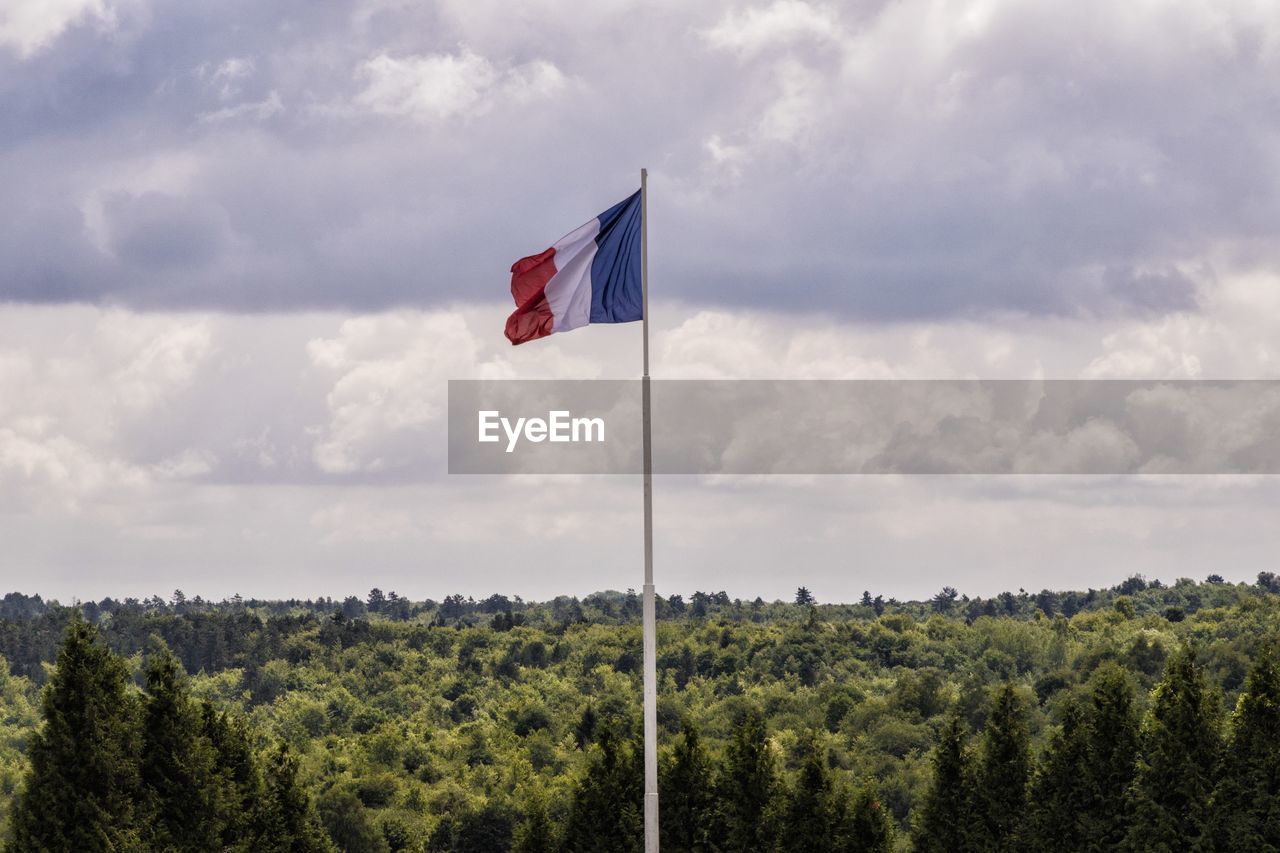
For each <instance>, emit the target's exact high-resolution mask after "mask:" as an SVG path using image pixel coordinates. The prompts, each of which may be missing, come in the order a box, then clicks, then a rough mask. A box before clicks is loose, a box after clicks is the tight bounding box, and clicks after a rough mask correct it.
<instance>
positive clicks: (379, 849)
mask: <svg viewBox="0 0 1280 853" xmlns="http://www.w3.org/2000/svg"><path fill="white" fill-rule="evenodd" d="M316 809H317V811H319V813H320V821H321V823H323V824H324V828H325V831H326V832H328V833H329V837H330V838H332V839H333V843H334V844H336V845H337V846H338V849H339V850H341V851H342V853H390V850H391V848H390V847H388V846H387V840H386V839H385V838H384V837H383V836H382V833H381V832H380V831H379V830H378V828H377V827H376V826H374V824H373V821H372V820H370V819H369V814H368V812H367V811H366V810H365V807H364V804H363V803H361V802H360V800H359V798H358V797H356V795H355V793H354V792H353V791H352V790H351V789H350V788H347V787H345V786H339V787H335V788H330V789H329V790H328V791H326V792H325V793H324V794H323V795H321V797H320V801H319V802H318V803H317V804H316ZM437 831H438V830H437ZM435 837H436V835H435V833H432V841H434V840H435ZM433 849H434V848H433ZM445 849H446V850H447V849H448V848H445Z"/></svg>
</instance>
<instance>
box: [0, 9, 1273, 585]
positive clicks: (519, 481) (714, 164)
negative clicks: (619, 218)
mask: <svg viewBox="0 0 1280 853" xmlns="http://www.w3.org/2000/svg"><path fill="white" fill-rule="evenodd" d="M1277 80H1280V6H1277V4H1275V3H1274V2H1272V1H1271V0H1175V1H1174V2H1162V3H1145V2H1143V3H1115V2H1102V0H1061V2H1060V0H1037V2H1033V3H1028V2H1012V0H952V2H946V3H939V2H934V0H897V2H884V1H883V0H876V1H875V2H846V3H832V4H824V3H819V2H812V3H810V2H802V0H777V2H749V0H748V1H746V2H721V0H706V2H700V3H687V2H675V0H649V2H644V3H641V2H625V0H602V2H596V3H590V4H582V3H565V2H562V0H529V2H524V3H511V2H498V0H440V2H435V3H428V2H411V1H410V0H345V1H344V2H331V3H323V4H316V3H312V2H304V0H279V2H274V3H264V2H261V0H254V2H249V0H230V2H223V3H216V4H204V3H190V2H182V0H3V2H2V3H0V587H3V588H4V590H8V589H19V590H23V591H27V592H39V593H42V594H44V595H47V596H56V597H59V598H61V599H63V600H69V599H71V598H73V597H80V598H97V597H101V596H104V595H114V596H125V595H149V594H152V593H160V594H167V593H168V592H170V591H171V590H172V589H174V588H175V587H181V588H182V589H183V590H184V591H186V593H187V594H188V595H194V594H202V595H205V596H210V597H221V596H223V595H230V594H232V593H235V592H240V593H242V594H244V595H259V596H314V595H321V594H325V595H346V594H351V593H357V594H363V593H364V592H365V591H367V589H368V588H369V587H370V586H373V585H378V586H380V587H382V588H383V589H395V590H397V591H398V592H400V593H401V594H404V595H410V596H413V597H417V598H423V597H428V596H430V597H435V598H439V597H441V596H443V595H445V594H449V593H451V592H458V591H460V592H463V593H470V594H474V595H477V596H479V595H483V594H488V593H489V592H494V591H500V592H504V593H507V594H520V595H524V596H525V597H530V598H545V597H549V596H552V595H555V594H558V593H577V594H582V593H586V592H590V591H592V590H595V589H602V588H619V589H621V588H626V587H629V586H634V587H638V586H639V583H640V568H641V566H640V552H639V545H640V516H639V509H640V499H639V484H638V483H637V482H635V481H633V480H630V479H627V478H612V479H611V478H598V477H597V478H589V477H588V478H570V477H542V478H505V479H504V478H484V477H452V478H451V477H449V476H448V475H447V474H445V470H444V469H445V464H444V452H445V449H446V446H445V429H444V417H443V405H444V391H445V382H446V381H447V380H448V379H451V378H469V377H529V378H545V377H575V378H591V377H629V376H633V375H634V374H635V373H636V369H637V367H638V345H639V328H638V326H636V325H634V324H633V325H631V326H619V327H611V328H610V327H604V328H588V329H583V330H579V331H575V332H574V333H573V334H572V335H564V336H555V337H553V338H552V339H550V340H545V341H538V342H534V343H531V344H528V345H525V346H522V347H520V348H517V349H512V348H511V347H510V346H509V345H508V344H507V343H506V340H505V339H504V338H503V336H502V327H503V321H504V318H505V316H506V314H507V313H508V312H509V311H510V298H509V295H508V293H507V288H508V273H507V269H508V267H509V266H510V264H511V262H512V261H514V260H515V259H516V258H518V257H520V256H522V255H526V254H530V253H533V252H537V251H540V250H541V249H543V248H545V247H546V246H548V245H550V244H551V243H552V242H553V241H554V240H556V239H557V238H558V237H559V236H560V235H561V234H563V233H565V232H567V231H569V230H570V229H572V228H574V227H576V226H577V225H579V224H581V223H582V222H583V221H585V220H587V219H589V218H590V217H591V216H593V215H595V214H596V213H597V212H599V211H601V210H603V209H605V208H606V207H608V206H610V205H612V204H613V203H615V202H616V201H618V200H620V199H622V198H623V197H625V196H626V195H628V194H629V193H631V192H633V191H634V189H635V186H636V184H637V182H638V175H637V172H638V169H639V167H640V166H641V165H645V166H648V167H649V169H650V175H651V178H650V190H651V192H650V220H651V221H650V237H651V245H652V257H651V269H652V298H653V305H652V315H653V323H654V330H653V333H654V336H655V337H654V352H655V364H654V374H655V375H656V376H660V377H663V376H665V377H681V378H688V377H706V378H719V377H723V378H765V377H768V378H774V377H781V378H791V377H804V378H811V377H821V378H953V377H984V378H985V377H991V378H1004V377H1008V378H1030V377H1040V376H1046V377H1055V378H1059V377H1060V378H1076V377H1082V378H1164V377H1177V378H1280V343H1277V342H1280V233H1278V232H1280V84H1277V83H1276V81H1277ZM1274 479H1275V478H1272V479H1267V478H1245V477H1236V478H1225V477H1222V478H1218V477H1215V478H1209V477H1200V478H1195V477H1188V478H1172V477H1149V478H1141V479H1134V478H1129V479H1125V478H1086V477H1076V478H1070V477H1065V478H1048V477H1025V478H1012V477H1005V478H999V477H992V478H952V479H947V478H893V477H863V478H835V477H829V478H808V479H806V478H798V477H794V478H772V479H768V478H721V479H710V480H708V479H698V478H671V479H663V480H661V481H660V482H659V484H658V487H657V492H656V497H655V510H656V531H657V532H656V537H657V548H656V554H657V573H658V585H659V591H660V592H664V593H670V592H684V593H686V594H687V593H689V592H691V591H692V590H693V589H695V588H701V589H721V588H723V589H726V590H728V591H729V592H730V593H731V594H733V595H740V596H744V597H754V596H755V595H757V594H759V595H763V596H765V597H766V598H773V597H784V596H789V595H790V593H791V592H793V591H794V588H795V586H797V585H799V584H800V583H804V584H806V585H807V586H809V587H811V588H812V589H814V590H815V592H816V593H817V595H818V597H819V599H820V600H826V601H830V600H840V599H850V598H853V597H856V596H857V595H858V594H860V592H861V591H862V590H863V589H870V590H871V591H873V592H880V593H883V594H885V595H886V596H890V595H896V596H899V597H906V596H924V595H928V594H931V593H932V592H934V591H936V590H937V589H938V588H939V587H940V586H942V585H943V584H944V583H946V584H951V585H954V586H957V587H959V588H960V589H961V590H962V591H965V592H969V593H980V594H984V595H987V594H992V593H995V592H999V591H1000V590H1003V589H1017V588H1018V587H1025V588H1027V589H1039V588H1041V587H1054V588H1069V587H1082V586H1101V585H1110V584H1113V583H1115V582H1117V581H1118V580H1120V579H1121V578H1123V577H1124V576H1126V575H1128V574H1130V573H1132V572H1135V571H1136V572H1143V573H1145V574H1147V575H1148V576H1149V577H1161V578H1163V579H1166V580H1171V579H1173V578H1176V577H1178V576H1181V575H1187V576H1193V577H1203V576H1204V575H1206V574H1208V573H1210V572H1217V573H1220V574H1223V575H1225V576H1227V577H1228V578H1232V579H1250V578H1252V577H1253V576H1254V575H1255V574H1256V573H1257V571H1259V570H1262V569H1267V570H1276V569H1277V568H1278V567H1277V565H1276V560H1275V558H1274V554H1275V553H1277V552H1280V549H1278V548H1277V545H1280V532H1277V531H1280V526H1278V525H1276V524H1275V518H1276V512H1277V510H1278V509H1280V500H1278V498H1280V483H1275V482H1273V481H1274Z"/></svg>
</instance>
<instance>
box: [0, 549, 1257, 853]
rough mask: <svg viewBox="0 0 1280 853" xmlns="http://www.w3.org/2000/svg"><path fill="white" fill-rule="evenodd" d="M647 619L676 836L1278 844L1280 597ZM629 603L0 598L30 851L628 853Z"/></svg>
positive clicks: (677, 611)
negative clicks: (69, 602)
mask: <svg viewBox="0 0 1280 853" xmlns="http://www.w3.org/2000/svg"><path fill="white" fill-rule="evenodd" d="M819 598H820V591H818V590H815V591H812V592H811V591H810V590H809V589H806V588H803V587H802V588H801V589H800V590H798V591H797V596H796V601H795V602H787V603H783V602H773V603H766V602H763V601H761V600H759V599H757V600H755V601H741V600H736V599H730V598H729V596H727V595H725V594H724V593H712V594H707V593H701V592H699V593H695V594H694V595H692V596H690V597H689V598H688V600H685V599H684V598H682V597H681V596H676V595H673V596H671V597H670V598H667V599H663V600H661V601H660V605H659V618H660V620H661V621H660V623H659V636H658V644H659V660H658V677H659V681H660V693H661V698H660V702H659V726H660V729H661V733H662V739H663V744H662V746H663V749H662V752H663V755H662V774H661V776H662V779H661V781H662V817H663V835H664V839H663V844H664V847H663V849H664V850H667V851H695V850H697V851H746V850H751V851H769V850H777V851H888V850H921V851H959V853H964V852H965V851H989V850H995V851H1002V850H1007V851H1019V850H1036V851H1078V850H1135V851H1177V850H1205V851H1239V850H1251V851H1254V850H1256V851H1266V850H1276V851H1280V659H1278V658H1277V652H1276V650H1275V649H1274V646H1275V641H1276V637H1277V636H1278V635H1280V580H1277V578H1276V577H1275V576H1274V575H1272V574H1270V573H1263V574H1261V575H1259V577H1258V581H1257V583H1256V584H1248V585H1246V584H1228V583H1225V582H1223V580H1222V579H1221V578H1220V577H1218V576H1216V575H1211V576H1210V577H1209V578H1208V579H1207V580H1206V581H1204V582H1202V583H1196V582H1193V581H1190V580H1179V581H1178V582H1176V583H1174V584H1172V585H1165V584H1161V583H1159V582H1156V581H1153V582H1147V581H1146V580H1144V579H1142V578H1140V577H1133V578H1130V579H1128V580H1126V581H1125V582H1124V583H1122V584H1120V585H1118V586H1117V587H1115V588H1113V589H1109V590H1090V591H1087V592H1067V593H1059V592H1051V591H1043V592H1040V593H1038V594H1029V593H1026V592H1023V591H1019V592H1017V593H1003V594H1001V595H999V596H996V597H994V598H990V599H976V598H975V599H970V598H968V597H965V596H962V595H960V594H959V593H958V592H957V591H956V590H955V589H952V588H950V587H947V588H944V589H943V590H942V591H941V592H939V594H938V595H936V596H935V597H934V598H933V599H931V600H929V601H924V602H898V601H894V600H892V599H889V600H887V601H886V600H885V599H884V598H883V597H881V596H879V595H876V594H874V592H872V591H868V592H867V593H866V594H864V595H863V597H862V600H861V601H860V602H859V603H856V604H850V605H830V604H821V603H818V602H819ZM639 615H640V602H639V599H638V597H637V596H636V595H635V594H634V593H633V592H630V591H629V592H627V593H600V594H596V595H592V596H588V597H587V598H585V599H581V600H579V599H575V598H568V597H562V598H558V599H556V600H555V601H552V602H546V603H529V602H524V601H521V600H520V599H518V598H511V599H509V598H506V597H504V596H501V595H495V596H491V597H490V598H487V599H484V600H482V601H474V600H472V599H470V598H463V597H461V596H449V597H447V598H445V599H444V600H443V601H440V602H434V601H427V602H415V601H409V600H407V599H404V598H401V597H399V596H397V595H396V594H395V593H386V594H384V593H382V592H381V591H379V590H376V589H375V590H373V591H371V592H370V593H369V595H368V596H367V597H366V598H364V599H359V598H354V597H352V598H348V599H346V600H343V601H336V600H332V599H328V598H320V599H313V600H306V601H283V602H282V601H271V602H265V601H252V600H241V599H240V598H238V597H237V598H235V599H231V600H226V601H221V602H217V603H213V602H208V601H203V600H201V599H199V598H192V599H188V598H187V597H185V596H184V595H183V594H182V593H181V592H175V593H174V594H173V595H172V596H171V597H170V598H169V599H168V600H162V599H160V598H158V597H155V598H152V599H149V600H145V601H138V600H131V599H126V600H124V601H115V600H111V599H107V600H104V601H100V602H96V603H85V604H78V605H76V606H61V605H59V604H57V603H56V602H45V601H43V600H41V599H40V598H39V597H29V596H24V595H21V594H17V593H12V594H9V595H7V596H5V597H4V599H3V601H0V654H3V656H4V658H5V660H6V662H7V665H6V666H4V667H0V821H2V823H3V826H0V830H2V831H3V838H4V843H5V845H6V848H7V849H9V850H16V851H34V850H51V851H55V850H56V851H61V850H85V851H92V850H120V851H125V850H139V851H142V850H153V851H162V850H202V851H203V850H208V851H216V850H243V851H248V850H255V851H256V850H264V851H286V850H287V851H300V852H301V851H329V850H344V851H352V853H360V852H361V851H379V853H381V851H400V850H412V851H498V850H519V851H526V853H533V851H553V850H554V851H562V850H563V851H601V853H604V851H608V853H618V851H630V850H639V849H641V845H640V827H641V787H642V786H641V774H642V771H641V766H642V762H641V757H640V747H639V742H638V739H637V735H638V732H639V729H640V707H639V696H640V683H639V682H640V668H641V643H640V632H639V626H638V623H639Z"/></svg>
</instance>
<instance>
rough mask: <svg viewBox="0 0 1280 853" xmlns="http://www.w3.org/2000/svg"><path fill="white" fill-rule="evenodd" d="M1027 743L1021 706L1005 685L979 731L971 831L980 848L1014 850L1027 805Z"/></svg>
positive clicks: (1009, 687)
mask: <svg viewBox="0 0 1280 853" xmlns="http://www.w3.org/2000/svg"><path fill="white" fill-rule="evenodd" d="M1030 740H1031V738H1030V735H1029V733H1028V732H1027V714H1026V708H1025V707H1024V705H1023V703H1022V700H1021V699H1020V698H1019V697H1018V694H1017V691H1015V690H1014V688H1013V685H1012V684H1005V685H1004V687H1002V688H1001V689H1000V690H999V691H998V692H997V693H996V696H995V699H994V701H993V702H992V705H991V713H990V714H989V715H988V717H987V725H986V727H985V728H984V729H983V730H982V748H981V751H980V754H979V762H978V770H977V774H976V777H975V778H976V782H977V796H976V798H975V803H976V806H977V812H978V820H977V822H976V827H977V829H978V831H979V832H980V833H982V835H983V839H984V843H983V845H982V846H983V849H984V850H989V851H1000V850H1011V849H1013V847H1014V846H1015V842H1016V840H1017V837H1018V832H1019V830H1020V828H1021V824H1022V819H1023V815H1024V812H1025V809H1026V803H1027V780H1028V778H1029V776H1030V774H1031V746H1030Z"/></svg>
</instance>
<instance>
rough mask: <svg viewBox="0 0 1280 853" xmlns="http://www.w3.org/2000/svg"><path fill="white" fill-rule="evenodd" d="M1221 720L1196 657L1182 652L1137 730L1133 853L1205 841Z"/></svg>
mask: <svg viewBox="0 0 1280 853" xmlns="http://www.w3.org/2000/svg"><path fill="white" fill-rule="evenodd" d="M1220 718H1221V714H1220V711H1219V708H1218V698H1217V696H1216V695H1215V694H1214V693H1213V692H1212V691H1210V690H1209V688H1208V686H1207V685H1206V684H1205V679H1204V674H1203V673H1202V672H1201V670H1200V667H1199V666H1198V665H1197V664H1196V660H1195V652H1194V651H1193V650H1191V649H1190V648H1184V649H1182V650H1180V651H1179V652H1177V653H1176V654H1174V655H1173V656H1172V657H1170V658H1169V661H1168V663H1167V664H1166V665H1165V671H1164V677H1163V678H1162V679H1161V681H1160V683H1159V684H1157V685H1156V687H1155V690H1153V691H1152V704H1151V710H1150V711H1149V712H1148V714H1147V718H1146V720H1145V721H1144V723H1143V727H1142V734H1141V757H1140V758H1139V760H1138V767H1137V774H1136V778H1135V780H1134V784H1133V787H1132V789H1131V791H1132V796H1131V809H1132V816H1133V823H1132V825H1131V826H1130V828H1129V836H1128V838H1129V846H1130V848H1131V849H1133V850H1136V851H1144V852H1145V851H1151V853H1172V851H1180V850H1193V849H1196V848H1197V847H1198V846H1200V845H1201V844H1202V843H1203V842H1204V841H1205V840H1206V834H1207V829H1208V820H1209V804H1210V797H1211V795H1212V792H1213V788H1214V780H1215V775H1216V769H1217V764H1218V760H1219V752H1220V748H1221V743H1220V732H1219V724H1220Z"/></svg>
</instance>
